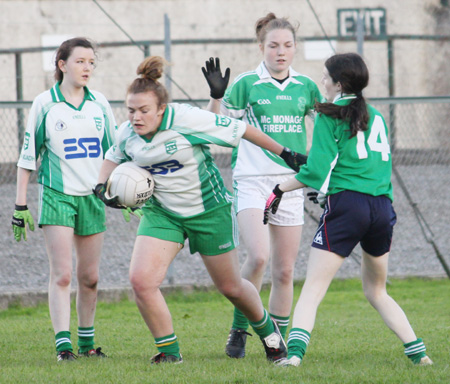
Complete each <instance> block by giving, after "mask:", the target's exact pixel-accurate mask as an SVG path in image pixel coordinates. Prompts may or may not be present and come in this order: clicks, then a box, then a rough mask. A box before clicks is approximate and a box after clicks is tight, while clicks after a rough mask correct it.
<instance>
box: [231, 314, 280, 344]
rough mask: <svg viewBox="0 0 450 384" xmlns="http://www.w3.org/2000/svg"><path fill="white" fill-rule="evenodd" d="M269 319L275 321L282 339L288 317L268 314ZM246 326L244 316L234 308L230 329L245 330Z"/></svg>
mask: <svg viewBox="0 0 450 384" xmlns="http://www.w3.org/2000/svg"><path fill="white" fill-rule="evenodd" d="M270 317H271V318H272V319H274V320H275V321H276V323H277V325H278V328H279V329H280V333H281V336H283V339H284V338H285V337H286V331H287V328H288V326H289V316H286V317H284V316H277V315H273V314H270ZM248 325H249V323H248V320H247V318H246V317H245V316H244V314H243V313H242V312H241V311H240V310H239V309H237V308H234V316H233V324H232V325H231V328H233V329H245V330H247V328H248Z"/></svg>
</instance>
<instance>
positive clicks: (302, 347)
mask: <svg viewBox="0 0 450 384" xmlns="http://www.w3.org/2000/svg"><path fill="white" fill-rule="evenodd" d="M310 337H311V334H310V333H309V332H308V331H305V330H304V329H301V328H291V331H290V332H289V337H288V342H287V345H288V359H289V358H291V357H292V356H297V357H299V358H300V360H303V356H305V353H306V348H307V347H308V344H309V339H310Z"/></svg>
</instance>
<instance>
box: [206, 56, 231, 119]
mask: <svg viewBox="0 0 450 384" xmlns="http://www.w3.org/2000/svg"><path fill="white" fill-rule="evenodd" d="M202 72H203V75H204V76H205V79H206V81H207V82H208V86H209V89H210V96H211V98H210V100H209V104H208V106H207V107H206V110H208V111H210V112H213V113H216V114H219V113H220V99H222V97H223V95H224V94H225V91H226V89H227V86H228V81H229V80H230V68H227V69H226V70H225V74H224V76H222V71H221V69H220V59H219V58H218V57H216V60H215V62H214V58H212V57H210V59H209V60H208V61H206V62H205V67H202Z"/></svg>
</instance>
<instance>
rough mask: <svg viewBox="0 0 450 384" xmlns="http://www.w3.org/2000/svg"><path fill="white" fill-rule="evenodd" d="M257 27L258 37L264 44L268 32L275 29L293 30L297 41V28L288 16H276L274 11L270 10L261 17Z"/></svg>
mask: <svg viewBox="0 0 450 384" xmlns="http://www.w3.org/2000/svg"><path fill="white" fill-rule="evenodd" d="M255 29H256V39H257V40H258V42H259V43H261V44H264V41H265V40H266V35H267V33H268V32H270V31H273V30H274V29H288V30H289V31H291V32H292V35H293V36H294V41H295V34H296V29H297V28H294V27H293V25H292V24H291V23H290V22H289V21H288V19H287V18H285V17H281V18H278V17H276V16H275V14H274V13H272V12H270V13H268V14H267V15H266V16H264V17H261V18H260V19H258V20H257V21H256V25H255Z"/></svg>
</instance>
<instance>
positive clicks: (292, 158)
mask: <svg viewBox="0 0 450 384" xmlns="http://www.w3.org/2000/svg"><path fill="white" fill-rule="evenodd" d="M280 157H281V158H282V159H283V160H284V161H285V162H286V164H287V165H289V167H291V168H292V169H293V170H294V171H295V172H298V171H299V170H300V166H301V165H304V164H306V161H307V160H308V156H306V155H302V154H301V153H297V152H294V151H291V150H290V149H289V148H286V147H284V148H283V152H281V154H280Z"/></svg>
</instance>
